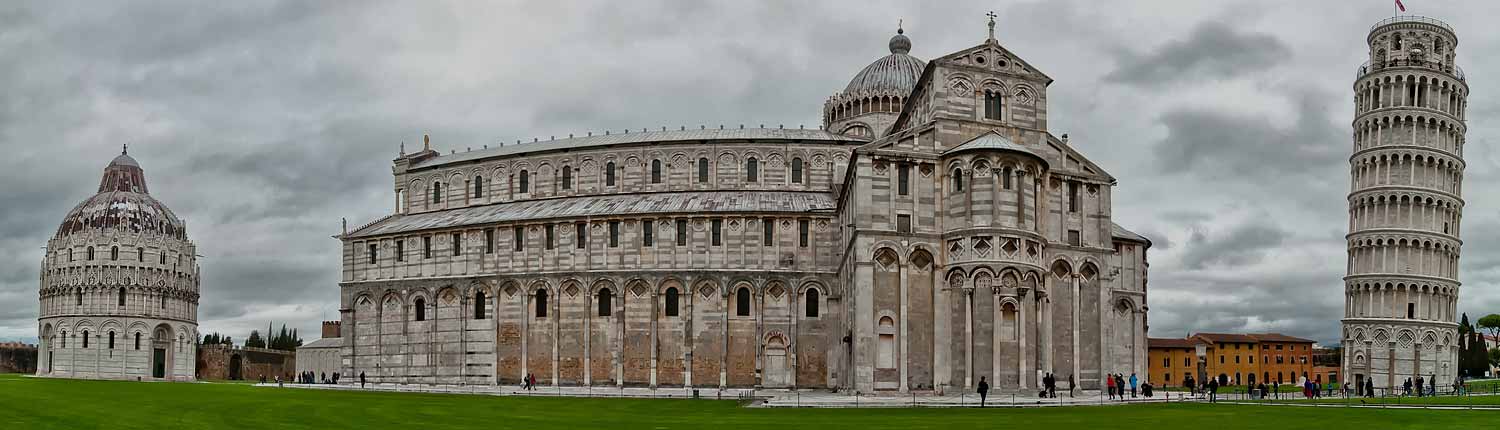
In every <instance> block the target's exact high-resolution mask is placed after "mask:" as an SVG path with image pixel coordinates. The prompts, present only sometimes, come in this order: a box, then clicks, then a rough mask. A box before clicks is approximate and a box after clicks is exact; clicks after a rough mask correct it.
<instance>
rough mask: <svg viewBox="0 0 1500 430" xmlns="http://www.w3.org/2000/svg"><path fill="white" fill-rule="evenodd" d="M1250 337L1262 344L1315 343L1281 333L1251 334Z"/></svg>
mask: <svg viewBox="0 0 1500 430" xmlns="http://www.w3.org/2000/svg"><path fill="white" fill-rule="evenodd" d="M1250 337H1253V338H1255V339H1257V340H1259V341H1261V342H1291V343H1313V340H1312V339H1303V338H1300V337H1293V336H1287V335H1284V334H1281V333H1259V334H1257V333H1251V334H1250Z"/></svg>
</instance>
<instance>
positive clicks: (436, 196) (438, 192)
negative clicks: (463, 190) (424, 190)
mask: <svg viewBox="0 0 1500 430" xmlns="http://www.w3.org/2000/svg"><path fill="white" fill-rule="evenodd" d="M442 201H443V183H442V182H433V183H432V204H438V203H441V202H442Z"/></svg>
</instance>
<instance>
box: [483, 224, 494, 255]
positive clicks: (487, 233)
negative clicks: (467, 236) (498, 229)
mask: <svg viewBox="0 0 1500 430" xmlns="http://www.w3.org/2000/svg"><path fill="white" fill-rule="evenodd" d="M484 253H485V254H494V253H495V229H493V228H487V229H484Z"/></svg>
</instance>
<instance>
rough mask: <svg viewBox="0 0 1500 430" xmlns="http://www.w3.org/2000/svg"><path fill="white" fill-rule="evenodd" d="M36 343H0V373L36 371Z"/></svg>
mask: <svg viewBox="0 0 1500 430" xmlns="http://www.w3.org/2000/svg"><path fill="white" fill-rule="evenodd" d="M36 357H37V355H36V345H28V344H24V343H5V344H0V373H33V374H34V373H36Z"/></svg>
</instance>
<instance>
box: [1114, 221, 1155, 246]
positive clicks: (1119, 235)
mask: <svg viewBox="0 0 1500 430" xmlns="http://www.w3.org/2000/svg"><path fill="white" fill-rule="evenodd" d="M1109 235H1110V236H1112V237H1114V238H1116V239H1126V240H1133V241H1137V242H1145V243H1146V246H1151V239H1147V238H1146V236H1141V235H1139V234H1135V232H1133V231H1130V230H1126V229H1125V227H1120V225H1119V224H1116V223H1113V222H1111V223H1110V227H1109Z"/></svg>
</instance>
